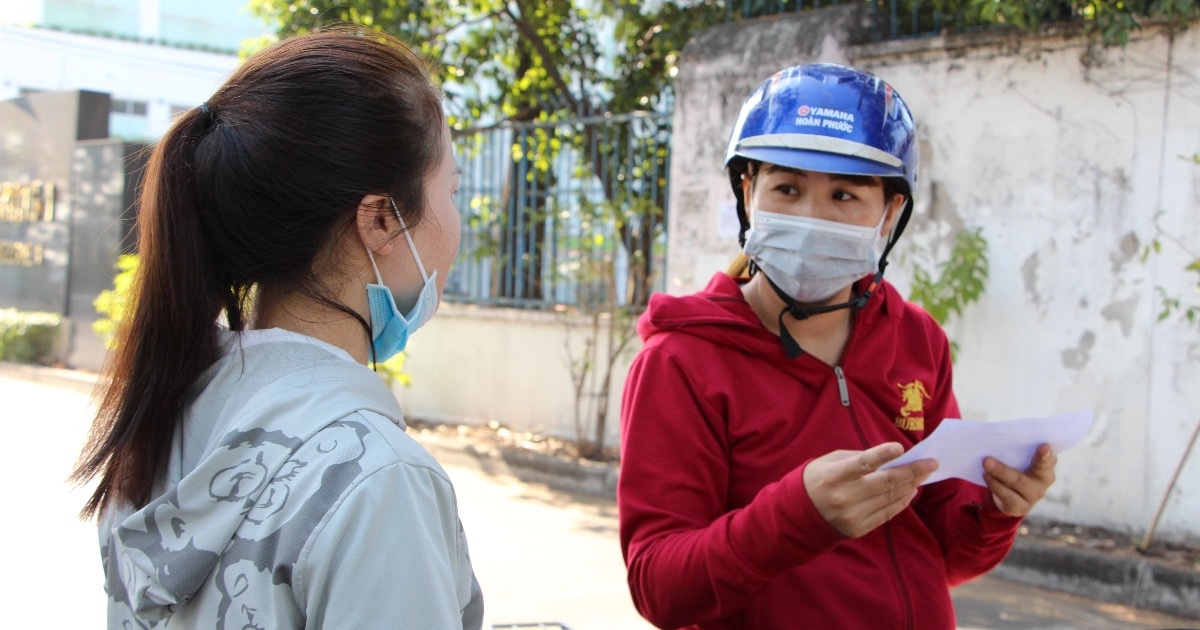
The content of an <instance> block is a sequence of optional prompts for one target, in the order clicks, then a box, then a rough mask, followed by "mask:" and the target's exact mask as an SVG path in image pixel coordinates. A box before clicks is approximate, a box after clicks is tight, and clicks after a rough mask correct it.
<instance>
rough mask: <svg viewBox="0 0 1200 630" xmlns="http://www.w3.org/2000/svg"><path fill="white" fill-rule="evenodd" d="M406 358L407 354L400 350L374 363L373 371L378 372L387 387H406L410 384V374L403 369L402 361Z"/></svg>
mask: <svg viewBox="0 0 1200 630" xmlns="http://www.w3.org/2000/svg"><path fill="white" fill-rule="evenodd" d="M407 359H408V356H407V355H405V354H404V353H403V352H401V353H399V354H397V355H396V356H394V357H392V358H390V359H388V360H387V361H384V362H383V363H376V364H375V373H377V374H379V377H380V378H382V379H383V382H384V383H387V385H388V387H389V388H390V387H392V386H394V385H401V386H403V387H408V386H409V385H411V384H412V376H410V375H409V374H408V372H405V371H404V362H405V360H407Z"/></svg>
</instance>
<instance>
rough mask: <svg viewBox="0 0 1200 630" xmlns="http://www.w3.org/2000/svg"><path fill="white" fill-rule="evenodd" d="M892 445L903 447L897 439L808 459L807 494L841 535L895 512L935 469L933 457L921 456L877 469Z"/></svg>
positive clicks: (875, 524)
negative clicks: (906, 462) (860, 448)
mask: <svg viewBox="0 0 1200 630" xmlns="http://www.w3.org/2000/svg"><path fill="white" fill-rule="evenodd" d="M893 446H894V447H895V448H891V447H893ZM897 450H901V451H902V450H903V449H902V448H901V447H900V445H899V444H895V445H882V447H876V448H874V449H870V450H867V451H861V452H851V453H837V454H833V453H831V454H830V455H827V456H824V457H821V458H818V459H816V460H813V461H812V462H810V463H809V464H808V467H807V468H806V469H805V471H804V484H805V487H806V488H807V490H808V494H809V497H810V498H811V499H812V501H813V504H814V505H815V506H816V507H817V510H818V511H819V512H820V513H821V515H822V516H823V517H825V520H827V521H829V523H830V524H831V525H833V527H834V528H836V529H837V530H838V531H840V532H841V533H842V534H843V535H845V536H848V537H851V538H857V537H859V536H862V535H863V534H866V533H867V532H870V531H871V530H873V529H875V528H876V527H878V526H880V525H882V524H883V523H885V522H887V521H888V520H890V519H891V518H893V517H895V516H896V515H897V514H899V513H900V512H901V511H903V510H904V508H905V507H907V506H908V504H909V503H911V502H912V500H913V498H914V497H916V495H917V487H918V486H919V485H920V484H921V482H923V481H924V480H925V479H926V478H928V477H929V475H930V474H931V473H932V472H933V471H934V470H936V469H937V462H935V461H933V460H929V459H925V460H920V461H917V462H912V463H909V464H905V465H904V466H897V467H895V468H889V469H887V470H878V468H879V466H881V465H882V464H884V463H886V462H888V461H891V460H893V459H895V457H897V456H898V453H897V452H896V451H897ZM864 471H865V472H864Z"/></svg>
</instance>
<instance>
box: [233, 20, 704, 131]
mask: <svg viewBox="0 0 1200 630" xmlns="http://www.w3.org/2000/svg"><path fill="white" fill-rule="evenodd" d="M250 11H251V12H252V13H253V14H254V15H255V16H258V17H260V18H263V19H265V20H267V22H268V23H269V24H273V25H275V27H276V33H275V38H276V39H277V38H280V37H287V36H289V35H294V34H299V33H304V32H307V31H309V30H312V29H313V28H316V27H318V26H320V25H322V24H329V23H337V22H350V23H354V24H361V25H363V26H369V27H372V28H377V29H380V30H383V31H386V32H388V33H391V34H393V35H396V36H398V37H400V38H401V39H403V40H405V41H407V42H409V43H410V45H413V46H414V47H415V48H417V49H418V50H420V51H421V52H422V53H423V54H425V55H426V56H427V57H428V58H430V59H432V60H435V61H438V62H440V63H441V64H442V66H443V68H444V81H445V86H444V87H445V90H446V92H447V96H448V101H449V105H450V111H451V114H452V120H451V123H452V126H453V127H454V128H456V129H461V128H465V127H469V126H474V125H476V124H478V123H479V122H480V121H491V122H500V121H501V120H514V121H533V120H543V121H545V120H557V119H562V118H565V117H572V116H589V115H598V114H605V113H609V114H614V113H625V112H632V111H642V110H657V111H669V110H670V105H671V102H670V98H671V96H670V79H671V78H672V77H674V75H675V73H676V64H677V62H678V59H679V53H680V51H682V50H683V46H684V45H685V44H686V43H687V41H688V40H689V39H691V38H692V36H693V35H695V34H696V33H699V32H700V31H702V30H704V29H706V28H708V27H710V26H712V25H715V24H719V23H721V22H723V21H724V20H725V19H726V7H725V4H724V3H721V2H686V1H684V2H680V1H677V0H667V1H665V2H655V3H643V2H636V1H633V0H600V1H599V2H576V1H573V0H509V1H504V2H502V1H500V0H448V1H434V2H423V1H420V0H251V1H250ZM264 43H268V42H267V41H262V42H257V43H256V44H257V45H261V44H264Z"/></svg>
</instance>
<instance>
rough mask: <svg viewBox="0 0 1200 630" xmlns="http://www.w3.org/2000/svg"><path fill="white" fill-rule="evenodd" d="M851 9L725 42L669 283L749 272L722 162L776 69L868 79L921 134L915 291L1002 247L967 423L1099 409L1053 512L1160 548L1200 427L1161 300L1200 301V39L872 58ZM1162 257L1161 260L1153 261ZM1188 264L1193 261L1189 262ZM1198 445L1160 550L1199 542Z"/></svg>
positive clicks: (716, 55) (1145, 36)
mask: <svg viewBox="0 0 1200 630" xmlns="http://www.w3.org/2000/svg"><path fill="white" fill-rule="evenodd" d="M862 24H863V22H862V20H861V18H860V17H859V16H858V15H857V14H856V13H855V12H854V11H853V10H847V9H844V8H842V9H832V10H825V11H817V12H811V13H809V14H802V15H798V16H788V17H784V18H776V19H771V20H758V21H748V22H744V23H739V24H730V25H725V26H723V27H720V28H718V29H714V30H713V31H710V32H709V33H706V34H705V35H703V36H701V37H699V38H697V39H696V40H695V41H693V42H692V44H691V45H689V47H688V49H687V51H686V52H685V54H684V57H683V59H682V65H681V69H680V75H679V80H678V84H677V89H678V98H677V110H676V114H675V144H674V147H673V157H672V172H671V177H672V179H671V183H672V191H671V194H672V198H671V223H670V232H669V233H670V239H671V240H670V245H669V256H670V258H669V261H668V270H667V273H668V284H669V290H670V291H671V292H672V293H687V292H691V291H694V290H697V289H698V288H700V287H702V286H703V284H704V283H705V282H706V281H707V279H708V278H709V277H710V276H711V275H712V273H713V272H715V271H716V270H718V269H721V268H723V267H724V265H725V264H726V263H727V262H728V260H729V258H730V257H731V256H732V255H733V254H734V253H735V251H736V248H737V241H736V220H735V219H734V218H733V216H732V212H733V211H732V206H731V205H730V203H731V202H732V200H733V197H732V193H731V192H730V191H729V185H728V180H727V179H726V178H725V176H724V174H723V172H722V170H721V163H722V156H723V152H724V150H725V144H726V141H727V139H728V134H729V132H730V129H731V127H732V124H733V121H734V119H735V117H736V114H737V110H738V108H739V106H740V104H741V101H742V99H743V98H744V97H745V96H746V95H747V94H749V92H750V91H751V90H752V89H753V88H754V87H755V86H757V85H758V83H760V82H761V81H762V80H763V79H765V78H766V77H767V76H769V75H770V74H771V73H772V72H774V71H775V70H777V69H779V68H782V67H785V66H788V65H791V64H795V63H801V62H804V61H817V60H820V61H836V62H842V63H850V64H852V65H857V66H860V67H863V68H865V69H869V70H871V71H874V72H876V73H877V74H879V75H880V76H882V77H883V78H885V79H886V80H888V81H889V82H890V83H891V84H892V85H893V86H894V87H895V88H896V89H897V90H898V91H899V92H900V94H902V95H903V96H904V97H905V99H906V100H907V101H908V103H909V105H910V107H911V108H912V109H913V111H914V113H915V115H916V118H917V121H918V124H919V126H920V131H921V135H922V146H921V154H922V169H923V171H922V179H921V182H920V185H919V189H918V192H917V206H916V213H915V215H914V218H913V221H912V223H911V224H910V226H909V228H908V231H907V232H906V233H905V235H904V240H903V241H902V243H901V245H900V246H899V247H898V250H899V251H900V252H901V253H903V252H905V251H907V252H908V253H909V257H908V258H909V260H908V261H907V262H902V261H900V260H899V257H896V256H894V257H893V260H895V261H896V263H895V264H893V265H892V267H891V268H890V269H889V277H890V279H891V280H892V282H893V283H895V284H896V285H897V286H898V287H899V288H900V289H901V290H902V291H903V292H905V293H907V290H908V286H909V285H908V281H909V277H910V275H911V264H912V261H913V260H914V259H916V258H917V256H914V255H913V254H915V253H917V252H925V253H927V254H929V255H931V256H933V257H934V258H935V259H937V260H943V259H945V257H946V256H947V254H948V248H949V243H950V238H951V237H952V235H953V234H954V233H955V232H956V231H957V230H959V229H961V228H963V227H980V228H982V230H983V234H984V236H985V237H986V238H987V239H988V242H989V248H988V257H989V260H990V263H991V279H990V281H989V283H988V287H987V293H986V295H985V297H984V298H983V300H982V301H981V302H980V303H978V304H975V305H973V306H971V307H970V308H968V309H967V311H966V312H965V313H964V314H963V316H962V318H960V319H959V320H957V321H952V322H950V323H949V325H948V326H947V332H948V334H949V335H950V337H951V338H952V339H954V340H955V341H956V342H957V343H958V344H959V346H960V350H959V353H958V356H957V361H956V363H957V365H956V391H957V393H958V397H959V401H960V403H961V406H962V410H963V415H964V416H965V417H967V418H972V419H984V420H999V419H1005V418H1013V417H1027V416H1036V415H1044V414H1049V413H1057V412H1065V411H1070V410H1075V409H1080V408H1087V407H1091V408H1093V409H1094V410H1095V413H1096V423H1095V425H1094V427H1093V429H1092V431H1091V432H1090V434H1089V435H1088V436H1087V437H1086V438H1085V440H1084V443H1083V444H1081V445H1080V446H1079V447H1077V448H1076V449H1075V450H1072V451H1071V452H1069V453H1067V454H1065V455H1064V456H1063V457H1062V458H1061V462H1060V465H1059V483H1057V484H1056V485H1055V487H1054V488H1053V489H1052V491H1051V493H1050V495H1049V496H1048V497H1047V499H1046V500H1045V501H1044V502H1043V503H1042V504H1041V505H1040V506H1039V507H1038V509H1037V513H1038V514H1040V515H1042V516H1045V517H1048V518H1055V519H1061V520H1066V521H1071V522H1075V523H1080V524H1089V525H1099V526H1104V527H1109V528H1115V529H1118V530H1122V531H1128V532H1130V533H1142V532H1144V531H1145V528H1146V527H1147V526H1148V525H1149V523H1150V520H1151V518H1152V517H1153V514H1154V511H1155V509H1156V508H1157V506H1158V503H1159V501H1160V500H1161V499H1162V497H1163V493H1164V491H1165V490H1166V487H1167V484H1168V483H1169V481H1170V478H1171V475H1172V473H1173V472H1174V471H1175V469H1176V466H1177V464H1178V463H1179V462H1180V458H1181V456H1182V454H1183V452H1184V448H1185V447H1186V445H1187V441H1188V439H1189V438H1190V437H1191V434H1192V431H1193V429H1194V427H1195V426H1196V424H1197V422H1200V322H1198V323H1197V324H1193V325H1188V324H1186V323H1183V322H1181V321H1180V320H1179V319H1178V318H1168V319H1167V320H1164V321H1159V320H1158V314H1159V312H1160V311H1161V308H1162V304H1163V302H1162V295H1161V294H1160V293H1159V290H1160V288H1161V290H1162V291H1165V294H1166V295H1168V296H1179V297H1183V298H1185V299H1190V300H1191V302H1192V303H1200V292H1198V291H1197V282H1196V281H1197V275H1196V274H1195V273H1189V272H1186V271H1185V270H1184V266H1185V265H1186V264H1187V263H1188V261H1190V260H1191V259H1192V258H1194V257H1195V256H1196V255H1200V212H1198V209H1200V165H1198V164H1197V163H1196V162H1195V161H1194V160H1193V158H1192V156H1193V155H1194V154H1196V153H1200V73H1198V72H1197V70H1196V68H1200V28H1195V27H1193V28H1192V29H1191V30H1189V31H1186V32H1184V33H1182V34H1178V35H1175V36H1171V35H1170V34H1168V33H1166V32H1165V31H1162V30H1158V29H1155V28H1146V29H1144V30H1143V31H1141V32H1138V33H1135V34H1134V37H1133V40H1132V41H1131V42H1130V44H1129V45H1128V46H1127V47H1126V48H1123V49H1105V48H1101V47H1097V46H1092V45H1089V43H1088V41H1087V39H1086V38H1084V37H1081V36H1079V35H1077V34H1073V33H1057V34H1050V35H1044V36H1038V37H1028V36H1021V35H1013V34H972V35H969V36H946V37H939V38H932V39H926V40H919V41H907V42H889V43H886V44H873V45H859V44H856V43H855V42H856V41H858V40H859V39H860V38H859V37H858V35H856V33H858V32H861V28H862ZM1155 240H1158V241H1159V242H1160V244H1161V251H1160V252H1159V253H1158V254H1155V255H1152V256H1150V257H1149V258H1148V259H1145V260H1144V259H1143V251H1144V250H1145V249H1146V247H1147V245H1148V244H1150V243H1151V242H1153V241H1155ZM1188 250H1190V252H1191V254H1190V255H1189V254H1188V253H1187V252H1188ZM1197 514H1200V447H1198V448H1197V449H1196V451H1195V452H1193V454H1192V455H1191V458H1190V460H1189V461H1188V462H1186V464H1185V466H1184V467H1183V469H1182V471H1181V474H1180V477H1179V481H1178V483H1177V485H1176V487H1175V490H1174V492H1173V493H1172V495H1171V497H1170V500H1169V502H1168V504H1167V509H1166V511H1165V513H1164V515H1163V520H1162V522H1161V523H1160V525H1159V530H1158V537H1159V538H1162V539H1174V540H1183V539H1187V540H1193V541H1194V540H1200V519H1198V518H1196V515H1197Z"/></svg>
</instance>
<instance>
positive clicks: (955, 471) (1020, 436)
mask: <svg viewBox="0 0 1200 630" xmlns="http://www.w3.org/2000/svg"><path fill="white" fill-rule="evenodd" d="M1091 426H1092V410H1090V409H1088V410H1086V411H1076V412H1074V413H1067V414H1062V415H1058V416H1050V417H1048V418H1021V419H1018V420H1001V421H996V422H984V421H979V420H951V419H946V420H943V421H942V423H941V424H940V425H938V428H937V430H936V431H934V432H933V433H931V434H929V435H928V436H926V438H925V439H924V440H922V441H920V442H917V444H915V445H914V446H913V447H912V448H911V449H909V450H908V452H906V453H905V454H903V455H901V456H900V457H898V458H896V459H894V460H892V461H890V462H888V463H887V464H884V465H883V466H881V467H880V469H881V470H884V469H887V468H894V467H896V466H901V465H904V464H907V463H909V462H915V461H917V460H919V459H936V460H937V462H938V469H937V470H935V471H934V472H933V474H932V475H930V476H929V479H926V480H925V483H933V482H935V481H941V480H943V479H949V478H950V477H958V478H959V479H966V480H967V481H970V482H971V483H974V484H978V485H981V486H983V485H986V484H985V483H984V481H983V458H984V457H987V456H989V455H990V456H992V457H995V458H996V459H998V460H1000V461H1001V462H1004V463H1005V464H1007V465H1008V466H1011V467H1013V468H1016V469H1017V470H1025V469H1026V468H1029V463H1030V462H1031V461H1032V460H1033V454H1034V452H1036V451H1037V447H1038V445H1040V444H1049V445H1050V447H1051V448H1053V449H1054V452H1055V453H1062V452H1063V451H1065V450H1067V449H1069V448H1071V447H1072V446H1075V444H1077V443H1078V442H1079V440H1081V439H1083V436H1084V435H1086V434H1087V432H1088V429H1090V428H1091ZM921 485H924V484H921Z"/></svg>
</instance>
